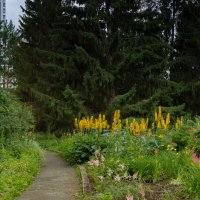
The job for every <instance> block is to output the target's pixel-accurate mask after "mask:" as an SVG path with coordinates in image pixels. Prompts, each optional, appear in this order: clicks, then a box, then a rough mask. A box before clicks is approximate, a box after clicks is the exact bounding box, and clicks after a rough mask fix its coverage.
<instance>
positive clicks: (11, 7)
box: [6, 0, 25, 28]
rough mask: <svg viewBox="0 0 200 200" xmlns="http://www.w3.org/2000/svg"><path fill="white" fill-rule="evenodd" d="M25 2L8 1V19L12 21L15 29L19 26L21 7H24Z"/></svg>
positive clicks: (21, 0)
mask: <svg viewBox="0 0 200 200" xmlns="http://www.w3.org/2000/svg"><path fill="white" fill-rule="evenodd" d="M24 4H25V0H6V19H7V20H8V21H10V20H12V21H13V23H14V25H15V27H16V28H18V26H19V22H18V21H19V15H21V14H22V11H21V8H20V6H21V5H22V6H23V7H24Z"/></svg>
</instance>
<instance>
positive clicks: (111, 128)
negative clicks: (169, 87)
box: [74, 106, 183, 136]
mask: <svg viewBox="0 0 200 200" xmlns="http://www.w3.org/2000/svg"><path fill="white" fill-rule="evenodd" d="M122 121H123V120H122V119H121V112H120V110H116V111H115V113H114V116H113V121H112V123H111V124H109V123H108V120H107V119H106V116H105V115H104V114H103V115H102V114H99V116H98V118H95V117H94V116H88V117H83V118H82V119H80V120H78V119H77V118H75V122H74V124H75V129H76V132H79V133H81V134H83V133H88V132H93V133H99V134H102V133H104V132H110V133H111V136H113V134H114V133H115V132H117V131H121V130H122V129H127V130H128V131H129V132H131V133H133V134H134V135H140V134H141V133H144V132H148V133H151V132H152V131H156V130H165V131H166V130H168V129H169V128H170V125H171V124H170V123H171V121H170V113H167V115H166V117H164V115H163V113H162V107H161V106H159V107H158V111H155V115H154V120H153V121H152V122H151V123H150V120H149V118H146V119H144V118H142V119H141V120H140V121H138V120H137V119H136V118H133V120H132V121H130V120H129V119H128V118H127V119H125V123H123V122H122ZM129 121H130V122H129ZM182 123H183V117H180V118H177V121H176V123H175V128H176V129H178V127H179V126H180V125H181V124H182Z"/></svg>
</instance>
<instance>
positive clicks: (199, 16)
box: [171, 1, 200, 114]
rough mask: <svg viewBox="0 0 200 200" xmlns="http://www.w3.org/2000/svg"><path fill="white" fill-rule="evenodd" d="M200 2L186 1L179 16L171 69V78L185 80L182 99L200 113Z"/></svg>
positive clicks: (190, 107)
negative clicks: (174, 60)
mask: <svg viewBox="0 0 200 200" xmlns="http://www.w3.org/2000/svg"><path fill="white" fill-rule="evenodd" d="M199 22H200V3H199V1H188V2H187V1H186V2H185V3H184V4H183V5H182V9H181V12H180V15H179V18H178V27H177V37H176V43H175V49H176V55H175V57H176V62H175V64H174V66H173V68H172V69H171V78H172V79H173V80H175V81H177V82H183V83H184V85H185V87H186V88H185V92H184V93H183V94H182V96H181V98H182V101H185V102H186V105H187V108H188V110H189V111H190V112H193V113H194V114H199V113H200V109H199V106H200V104H199V98H200V93H199V91H200V84H199V81H200V60H199V55H200V23H199Z"/></svg>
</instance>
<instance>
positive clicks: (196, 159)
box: [193, 156, 200, 164]
mask: <svg viewBox="0 0 200 200" xmlns="http://www.w3.org/2000/svg"><path fill="white" fill-rule="evenodd" d="M193 161H194V162H197V163H199V164H200V157H198V156H194V157H193Z"/></svg>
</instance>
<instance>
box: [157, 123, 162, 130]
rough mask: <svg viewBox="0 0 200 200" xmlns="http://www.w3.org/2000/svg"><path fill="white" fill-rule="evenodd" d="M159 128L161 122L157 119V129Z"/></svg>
mask: <svg viewBox="0 0 200 200" xmlns="http://www.w3.org/2000/svg"><path fill="white" fill-rule="evenodd" d="M160 128H161V124H160V121H158V124H157V129H160Z"/></svg>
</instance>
